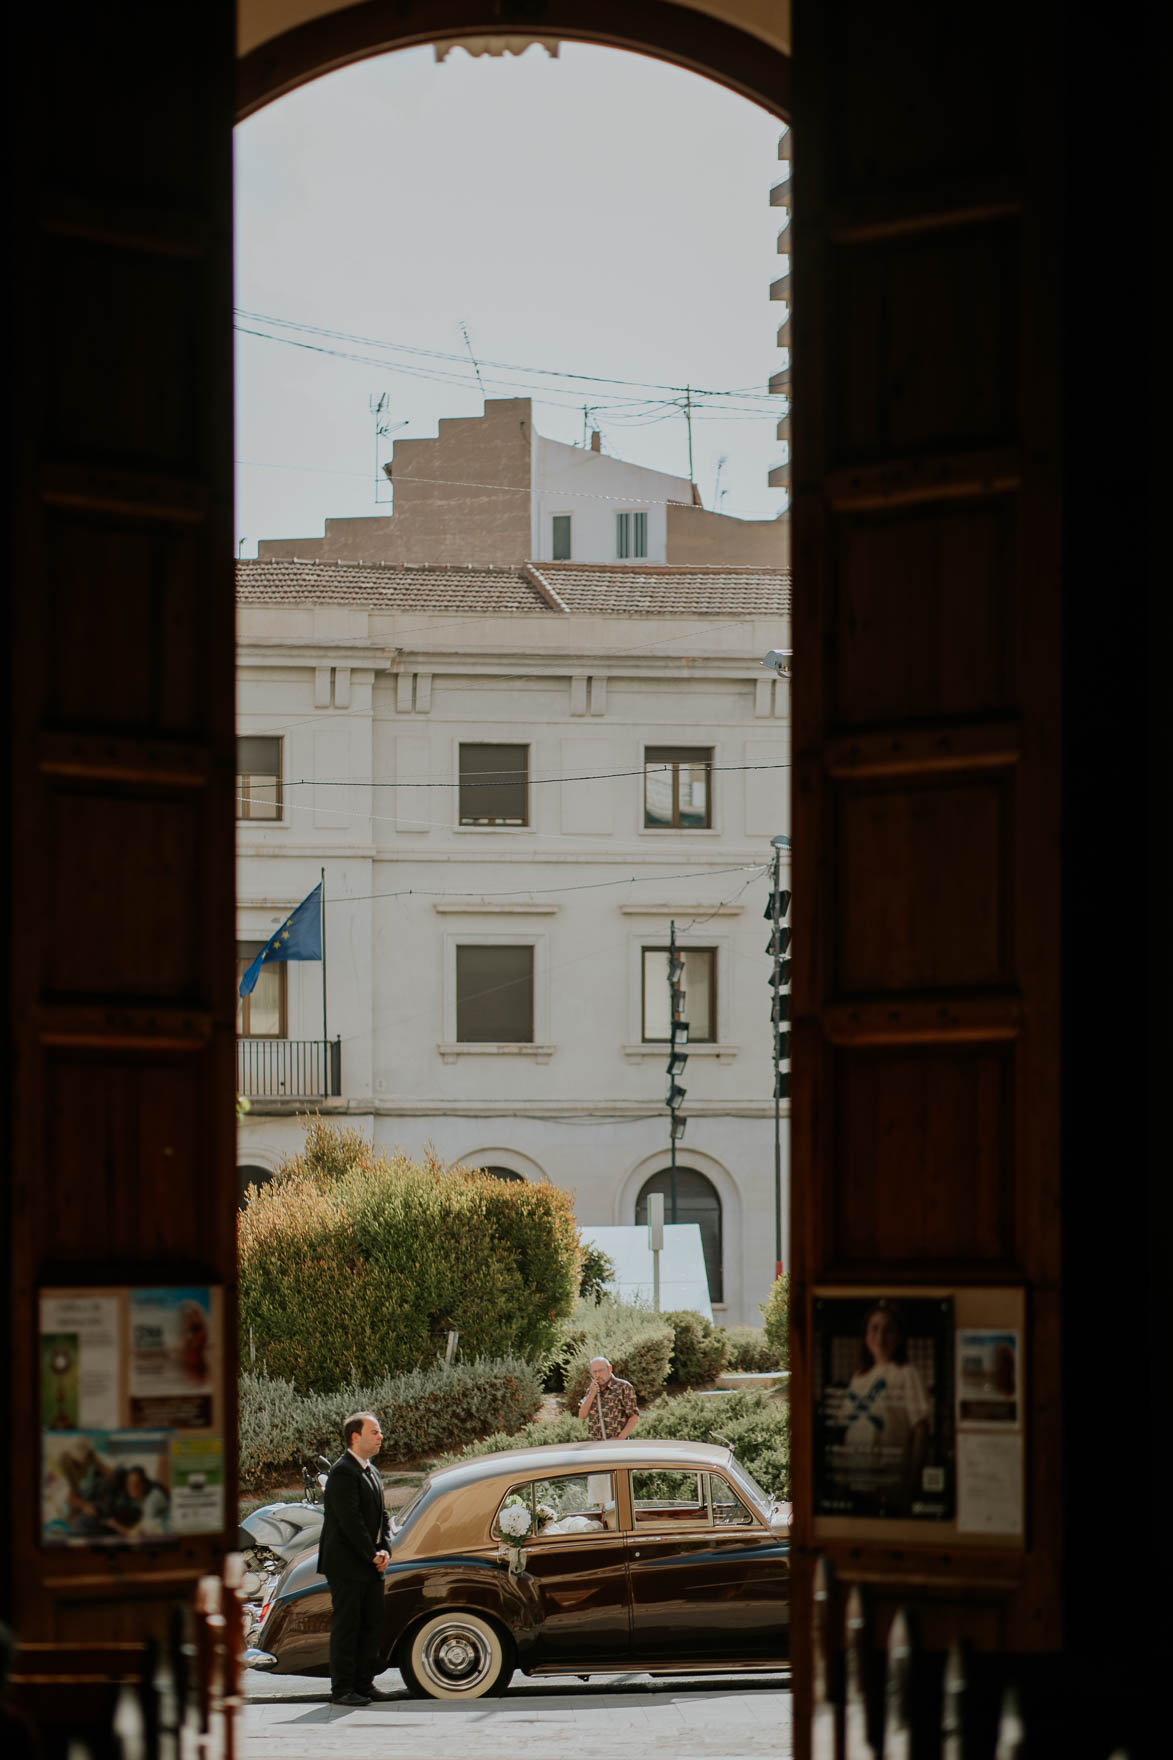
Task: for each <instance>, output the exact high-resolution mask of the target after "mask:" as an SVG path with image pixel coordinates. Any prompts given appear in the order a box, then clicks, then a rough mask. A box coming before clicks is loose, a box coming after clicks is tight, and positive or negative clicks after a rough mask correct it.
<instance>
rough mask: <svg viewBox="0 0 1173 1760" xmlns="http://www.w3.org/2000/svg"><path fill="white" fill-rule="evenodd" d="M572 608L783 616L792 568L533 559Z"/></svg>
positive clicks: (623, 613)
mask: <svg viewBox="0 0 1173 1760" xmlns="http://www.w3.org/2000/svg"><path fill="white" fill-rule="evenodd" d="M529 566H530V568H531V569H532V570H533V572H534V573H535V574H537V575H539V576H540V577H541V579H542V580H544V581H545V582H546V583H547V585H549V586H550V587H552V588H553V590H554V591H555V592H556V593H557V595H558V597H559V598H560V599H561V600H562V601H563V602H564V603H565V605H566V607H567V609H568V610H570V611H577V612H579V613H582V612H596V613H603V614H604V615H607V616H611V617H716V616H725V617H730V616H733V617H737V616H743V617H755V616H762V617H778V616H783V615H785V614H786V613H787V612H788V611H789V610H790V571H789V569H781V568H736V567H734V568H686V567H683V566H679V567H678V566H677V565H675V564H673V563H644V564H641V563H630V562H624V563H618V564H615V565H612V564H610V563H602V562H593V563H582V562H579V563H575V562H531V563H530V565H529Z"/></svg>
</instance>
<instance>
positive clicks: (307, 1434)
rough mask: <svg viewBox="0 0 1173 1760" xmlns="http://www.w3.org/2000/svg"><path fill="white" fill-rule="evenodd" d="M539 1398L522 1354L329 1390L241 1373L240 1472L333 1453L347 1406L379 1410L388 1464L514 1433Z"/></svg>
mask: <svg viewBox="0 0 1173 1760" xmlns="http://www.w3.org/2000/svg"><path fill="white" fill-rule="evenodd" d="M541 1403H542V1388H541V1382H540V1380H539V1378H538V1373H537V1370H536V1369H535V1368H534V1366H533V1364H532V1363H528V1362H526V1361H525V1360H524V1358H521V1357H513V1358H505V1359H503V1360H500V1361H497V1362H474V1363H454V1364H453V1366H452V1367H451V1368H450V1369H444V1368H433V1369H421V1370H415V1371H413V1372H412V1373H410V1374H407V1375H395V1376H386V1377H384V1378H383V1379H381V1380H379V1381H376V1382H373V1383H365V1384H364V1383H357V1384H354V1383H352V1384H350V1385H347V1386H344V1387H338V1388H335V1389H334V1390H333V1391H332V1392H330V1393H312V1394H300V1393H298V1392H296V1390H295V1389H294V1387H293V1386H292V1384H291V1383H290V1382H288V1381H285V1380H282V1379H280V1378H278V1377H275V1376H269V1375H255V1374H244V1375H242V1376H241V1377H240V1476H241V1479H242V1481H243V1482H244V1483H245V1484H246V1485H251V1484H255V1482H256V1480H257V1478H258V1477H259V1476H260V1474H262V1473H264V1472H266V1471H272V1470H276V1469H279V1468H283V1467H289V1466H296V1465H297V1464H298V1463H299V1462H300V1461H301V1460H302V1459H303V1458H304V1457H305V1456H306V1455H310V1456H314V1455H318V1454H324V1455H326V1456H327V1457H328V1458H329V1459H331V1460H333V1459H335V1458H336V1457H337V1456H338V1455H340V1454H341V1453H342V1421H343V1419H344V1418H345V1417H346V1416H347V1415H348V1414H349V1413H350V1412H358V1411H366V1410H370V1411H373V1412H376V1413H377V1414H378V1417H379V1421H380V1423H381V1424H382V1426H383V1435H384V1438H385V1441H384V1451H383V1457H382V1458H383V1462H384V1464H388V1463H394V1462H400V1463H403V1462H409V1461H416V1460H419V1459H421V1458H423V1457H431V1456H432V1455H435V1454H438V1453H440V1452H441V1451H443V1450H451V1449H455V1448H459V1447H460V1446H461V1444H462V1443H467V1442H469V1441H471V1440H472V1439H473V1438H474V1437H478V1436H483V1435H484V1433H485V1431H486V1430H495V1431H509V1432H512V1431H516V1430H517V1429H519V1428H520V1426H521V1425H522V1424H524V1423H525V1422H526V1420H527V1419H530V1418H532V1417H533V1416H534V1414H535V1412H537V1410H538V1408H539V1407H540V1405H541ZM584 1428H585V1426H584Z"/></svg>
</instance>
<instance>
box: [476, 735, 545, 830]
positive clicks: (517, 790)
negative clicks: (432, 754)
mask: <svg viewBox="0 0 1173 1760" xmlns="http://www.w3.org/2000/svg"><path fill="white" fill-rule="evenodd" d="M460 823H461V824H462V825H528V824H529V747H528V746H482V745H475V746H474V745H461V748H460Z"/></svg>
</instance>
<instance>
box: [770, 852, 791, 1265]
mask: <svg viewBox="0 0 1173 1760" xmlns="http://www.w3.org/2000/svg"><path fill="white" fill-rule="evenodd" d="M770 841H771V843H772V844H773V847H774V871H773V876H772V884H771V890H770V899H769V903H768V904H767V905H766V912H765V915H766V921H767V922H768V923H769V924H770V939H769V941H768V942H767V944H766V952H767V953H769V954H771V955H772V956H773V960H774V969H773V971H772V972H771V973H770V984H771V987H772V989H773V992H774V998H773V1002H772V1003H771V1006H770V1021H771V1025H772V1026H773V1030H774V1276H775V1277H781V1275H782V1272H783V1270H784V1268H785V1265H786V1261H787V1260H788V1258H789V1257H790V1249H789V1239H788V1236H789V1227H788V1226H784V1223H785V1224H787V1225H788V1223H789V1218H788V1217H784V1211H783V1206H782V1101H783V1099H784V1098H786V1097H788V1096H789V1093H790V1071H789V1069H788V1068H787V1069H785V1070H784V1069H783V1068H782V1064H783V1062H784V1061H785V1062H787V1063H789V1057H790V1028H789V1022H790V995H789V986H790V959H789V951H790V930H789V928H788V926H787V925H786V923H785V921H784V918H785V917H786V914H787V912H788V911H789V909H790V894H789V892H784V891H783V890H782V851H783V850H787V851H789V849H790V839H789V838H788V837H786V836H778V837H774V838H771V839H770Z"/></svg>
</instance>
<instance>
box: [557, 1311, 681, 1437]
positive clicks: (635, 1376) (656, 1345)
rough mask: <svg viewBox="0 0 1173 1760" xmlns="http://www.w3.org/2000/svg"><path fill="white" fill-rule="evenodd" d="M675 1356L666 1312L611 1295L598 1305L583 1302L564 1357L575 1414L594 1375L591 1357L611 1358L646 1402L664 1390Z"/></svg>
mask: <svg viewBox="0 0 1173 1760" xmlns="http://www.w3.org/2000/svg"><path fill="white" fill-rule="evenodd" d="M671 1355H672V1328H671V1326H669V1324H668V1322H667V1320H666V1318H665V1317H664V1315H663V1314H653V1313H651V1312H650V1311H649V1310H648V1309H647V1308H639V1307H636V1306H634V1305H633V1304H631V1303H628V1302H613V1301H610V1300H608V1299H607V1298H606V1297H604V1298H603V1300H602V1301H600V1302H599V1303H598V1305H597V1306H596V1305H595V1304H593V1303H590V1302H582V1301H580V1302H578V1303H577V1305H576V1307H575V1310H574V1313H573V1315H572V1316H571V1320H570V1325H569V1328H568V1330H567V1347H566V1352H565V1354H564V1356H563V1363H564V1372H565V1391H564V1393H563V1399H564V1401H565V1404H566V1409H567V1411H569V1412H574V1413H577V1411H578V1408H579V1405H580V1404H581V1402H582V1397H583V1395H584V1394H585V1392H586V1390H587V1385H588V1383H589V1381H590V1378H591V1369H590V1364H591V1358H592V1357H606V1358H607V1360H608V1362H609V1363H610V1364H611V1367H612V1369H613V1370H614V1372H615V1374H616V1375H618V1376H620V1377H621V1378H622V1379H623V1380H624V1381H630V1382H631V1384H632V1386H633V1387H634V1388H635V1397H636V1398H637V1400H639V1402H640V1404H641V1405H646V1404H647V1403H648V1402H649V1401H651V1400H653V1399H655V1398H656V1397H657V1396H658V1395H659V1394H660V1393H662V1392H663V1389H664V1383H665V1381H666V1380H667V1378H668V1360H669V1358H670V1357H671Z"/></svg>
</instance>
